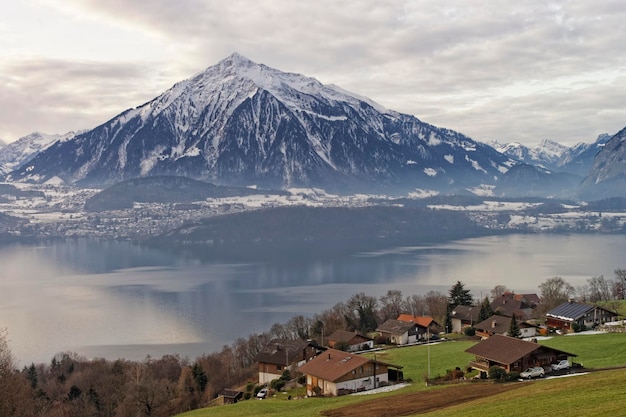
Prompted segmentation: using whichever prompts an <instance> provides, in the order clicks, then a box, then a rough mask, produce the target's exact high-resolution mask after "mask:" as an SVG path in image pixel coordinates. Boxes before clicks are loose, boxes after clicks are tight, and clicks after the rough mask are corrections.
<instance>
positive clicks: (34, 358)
mask: <svg viewBox="0 0 626 417" xmlns="http://www.w3.org/2000/svg"><path fill="white" fill-rule="evenodd" d="M625 249H626V235H596V234H576V235H552V234H532V235H530V234H529V235H519V234H518V235H503V236H491V237H480V238H473V239H464V240H458V241H453V242H449V243H442V244H436V245H428V246H419V247H396V248H390V249H388V250H380V251H373V252H360V253H356V254H353V255H342V256H337V257H333V258H332V259H323V258H322V259H321V258H319V257H315V256H311V257H310V258H309V257H307V256H302V257H301V258H300V259H298V262H293V261H290V260H289V259H285V260H282V261H281V260H272V262H268V263H260V262H254V263H252V262H232V261H230V262H228V263H224V262H218V261H215V260H211V261H208V260H204V261H203V260H202V259H197V258H192V257H189V256H182V255H178V254H175V253H173V252H169V251H163V250H156V249H152V248H146V247H142V246H137V245H133V244H131V243H126V242H111V241H106V242H98V241H89V240H79V241H65V242H54V243H49V244H40V245H32V246H29V245H14V246H4V247H0V262H1V265H2V271H0V328H7V329H8V333H9V345H10V347H11V350H12V352H13V354H14V356H15V357H16V359H17V360H18V361H19V362H20V363H21V364H22V365H24V364H30V363H31V362H35V363H39V362H49V361H50V360H51V359H52V357H53V356H54V355H55V354H56V353H58V352H65V351H72V352H76V353H78V354H81V355H84V356H86V357H104V358H107V359H116V358H126V359H131V360H141V359H144V358H145V357H146V355H148V354H149V355H151V356H153V357H160V356H162V355H164V354H170V353H172V354H173V353H178V354H180V355H181V356H188V357H189V358H191V359H194V358H196V357H197V356H200V355H202V354H203V353H207V352H213V351H217V350H220V349H221V348H222V346H223V345H228V344H231V343H232V342H233V341H234V340H235V339H236V338H238V337H244V338H245V337H247V336H248V335H250V334H252V333H261V332H263V331H266V330H269V328H270V327H271V325H272V324H273V323H276V322H286V321H287V320H288V319H289V318H290V317H291V316H293V315H296V314H302V315H305V316H312V315H313V314H314V313H317V312H321V311H323V310H325V309H327V308H330V307H332V306H333V305H335V304H336V303H338V302H342V301H346V300H347V299H348V298H349V297H350V296H351V295H353V294H356V293H359V292H365V293H366V294H367V295H373V296H379V295H381V294H384V293H386V292H387V290H389V289H397V290H401V291H402V293H403V295H404V296H408V295H411V294H425V293H427V292H428V291H431V290H434V291H440V292H441V293H443V294H445V295H447V293H448V290H449V289H450V287H451V286H452V285H453V284H454V283H455V282H456V281H457V280H460V281H461V282H463V283H464V284H465V287H466V288H467V289H469V290H471V292H472V294H473V295H474V297H475V298H483V297H485V296H487V295H489V291H490V289H492V288H493V287H494V286H495V285H498V284H502V285H506V286H507V287H508V288H509V289H511V290H514V291H515V292H517V293H526V292H531V293H539V289H538V285H539V284H540V283H542V282H543V281H545V280H546V279H547V278H551V277H554V276H561V277H563V278H564V279H565V280H566V281H567V282H569V283H570V284H571V285H573V286H574V287H577V286H579V285H583V284H585V282H586V280H587V279H589V278H591V277H593V276H598V275H604V277H605V278H607V279H613V278H614V272H613V271H614V270H615V269H617V268H626V259H624V253H626V250H625Z"/></svg>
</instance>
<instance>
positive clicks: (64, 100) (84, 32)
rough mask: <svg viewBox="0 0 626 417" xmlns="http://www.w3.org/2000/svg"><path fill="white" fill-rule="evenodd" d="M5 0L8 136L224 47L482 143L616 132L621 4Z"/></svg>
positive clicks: (2, 125) (622, 113)
mask: <svg viewBox="0 0 626 417" xmlns="http://www.w3.org/2000/svg"><path fill="white" fill-rule="evenodd" d="M5 3H6V4H3V6H2V13H1V15H0V109H1V111H0V138H1V139H3V140H4V141H5V142H11V141H13V140H16V139H18V138H19V137H21V136H24V135H26V134H28V133H31V132H33V131H40V132H44V133H65V132H67V131H70V130H76V129H86V128H92V127H95V126H97V125H99V124H101V123H103V122H105V121H106V120H108V119H110V118H111V117H113V116H115V115H117V114H118V113H120V112H122V111H123V110H126V109H128V108H130V107H135V106H138V105H141V104H143V103H144V102H146V101H148V100H150V99H152V98H153V97H155V96H157V95H158V94H160V93H162V92H163V91H165V90H166V89H168V88H169V87H171V86H172V85H173V84H174V83H175V82H177V81H180V80H183V79H186V78H189V77H191V76H192V75H193V74H195V73H198V72H200V71H202V70H204V69H205V68H206V67H209V66H211V65H213V64H215V63H217V62H218V61H220V60H221V59H223V58H225V57H227V56H228V55H230V54H231V53H233V52H238V53H240V54H241V55H244V56H246V57H248V58H249V59H251V60H253V61H255V62H258V63H263V64H266V65H268V66H270V67H274V68H277V69H280V70H282V71H288V72H296V73H301V74H305V75H307V76H311V77H315V78H317V79H318V80H320V81H321V82H323V83H327V84H336V85H339V86H341V87H343V88H344V89H346V90H349V91H352V92H354V93H358V94H360V95H364V96H367V97H369V98H371V99H372V100H374V101H376V102H378V103H380V104H382V105H383V106H385V107H387V108H390V109H393V110H397V111H400V112H403V113H408V114H413V115H415V116H417V117H418V118H420V119H421V120H423V121H425V122H428V123H431V124H434V125H437V126H442V127H447V128H450V129H454V130H457V131H460V132H462V133H464V134H466V135H468V136H470V137H472V138H473V139H475V140H479V141H483V142H489V141H492V140H498V141H499V142H509V141H520V142H523V143H526V144H528V145H533V144H537V143H538V142H539V141H541V140H542V139H553V140H556V141H559V142H561V143H563V144H568V145H572V144H575V143H577V142H581V141H583V142H592V141H593V140H595V138H596V137H597V136H598V135H599V134H601V133H605V132H606V133H609V134H614V133H616V132H617V131H619V130H621V129H622V128H623V127H625V126H626V33H625V32H626V30H625V27H626V25H625V24H624V22H626V3H625V2H623V0H615V1H604V0H595V1H587V0H580V1H534V0H525V1H519V2H518V1H509V0H503V1H479V0H475V1H474V0H472V1H467V0H463V1H441V0H413V1H400V0H397V1H384V0H382V1H381V0H343V1H341V2H338V1H331V0H316V1H307V2H305V1H296V0H291V1H287V0H106V1H103V0H20V1H13V2H5Z"/></svg>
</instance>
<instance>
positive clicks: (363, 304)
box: [346, 292, 378, 333]
mask: <svg viewBox="0 0 626 417" xmlns="http://www.w3.org/2000/svg"><path fill="white" fill-rule="evenodd" d="M346 305H347V307H348V311H347V314H346V323H347V324H348V328H349V329H350V330H358V331H360V332H361V333H367V332H370V331H372V330H374V329H376V326H377V325H378V323H377V321H376V316H377V313H378V311H377V307H378V301H377V300H376V298H375V297H372V296H369V295H365V293H363V292H361V293H358V294H355V295H353V296H352V297H350V299H349V300H348V302H347V303H346Z"/></svg>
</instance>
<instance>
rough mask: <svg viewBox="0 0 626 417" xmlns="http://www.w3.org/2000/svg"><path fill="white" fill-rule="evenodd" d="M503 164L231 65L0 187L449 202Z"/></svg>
mask: <svg viewBox="0 0 626 417" xmlns="http://www.w3.org/2000/svg"><path fill="white" fill-rule="evenodd" d="M514 164H515V162H514V161H513V160H512V159H510V158H509V157H507V156H505V155H503V154H501V153H499V152H497V151H495V150H494V149H493V148H491V147H490V146H488V145H485V144H482V143H478V142H475V141H473V140H472V139H470V138H468V137H466V136H464V135H462V134H461V133H458V132H454V131H452V130H449V129H445V128H438V127H435V126H432V125H429V124H427V123H423V122H421V121H420V120H418V119H417V118H416V117H414V116H410V115H406V114H401V113H398V112H395V111H391V110H387V109H385V108H384V107H382V106H380V105H378V104H376V103H375V102H373V101H371V100H369V99H367V98H363V97H360V96H358V95H355V94H352V93H349V92H347V91H345V90H342V89H341V88H339V87H336V86H334V85H324V84H321V83H320V82H319V81H317V80H315V79H314V78H309V77H306V76H303V75H299V74H292V73H285V72H281V71H279V70H276V69H272V68H269V67H267V66H265V65H260V64H256V63H254V62H252V61H250V60H248V59H247V58H244V57H242V56H240V55H238V54H233V55H231V56H229V57H228V58H226V59H224V60H222V61H220V62H219V63H218V64H216V65H214V66H211V67H209V68H207V69H206V70H205V71H203V72H201V73H199V74H197V75H195V76H194V77H192V78H190V79H187V80H185V81H182V82H179V83H177V84H175V85H174V86H173V87H172V88H170V89H169V90H167V91H166V92H164V93H163V94H162V95H160V96H158V97H156V98H155V99H153V100H152V101H150V102H148V103H145V104H143V105H141V106H139V107H136V108H134V109H130V110H127V111H125V112H123V113H121V114H120V115H118V116H116V117H115V118H113V119H111V120H109V121H108V122H106V123H104V124H102V125H100V126H98V127H96V128H95V129H93V130H90V131H87V132H84V133H82V134H79V135H76V136H75V137H74V138H72V139H71V140H67V141H57V142H55V143H54V144H52V145H51V146H49V147H48V148H47V149H46V150H44V151H42V152H40V153H39V154H38V155H36V156H35V157H34V158H33V159H32V160H30V161H28V163H25V164H23V165H22V166H20V167H19V168H18V169H17V170H15V171H14V172H12V173H11V174H10V176H9V178H10V179H12V180H17V181H35V182H46V181H48V180H50V179H52V178H55V177H58V178H55V179H61V180H63V181H64V182H66V183H79V184H90V185H106V184H111V183H114V182H117V181H120V180H124V179H129V178H134V177H145V176H154V175H180V176H187V177H191V178H195V179H201V180H205V181H208V182H212V183H215V184H218V185H237V186H241V185H257V186H261V187H266V188H285V187H302V186H307V187H309V186H315V187H319V188H325V189H327V190H332V191H346V192H348V191H400V190H402V191H406V190H413V189H416V188H418V189H431V190H451V191H453V190H463V189H467V188H472V187H476V186H480V185H483V184H493V183H494V182H495V181H496V179H497V178H498V176H500V175H502V174H503V173H505V172H506V171H507V170H508V169H509V168H510V167H511V166H512V165H514Z"/></svg>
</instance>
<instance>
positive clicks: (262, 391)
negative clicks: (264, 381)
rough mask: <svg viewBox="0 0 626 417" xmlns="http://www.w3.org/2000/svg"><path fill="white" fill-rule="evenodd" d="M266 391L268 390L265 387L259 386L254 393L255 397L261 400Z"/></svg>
mask: <svg viewBox="0 0 626 417" xmlns="http://www.w3.org/2000/svg"><path fill="white" fill-rule="evenodd" d="M268 393H269V390H268V389H267V388H261V389H260V390H259V392H258V393H257V394H256V397H257V398H258V399H259V400H262V399H264V398H267V394H268Z"/></svg>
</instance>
